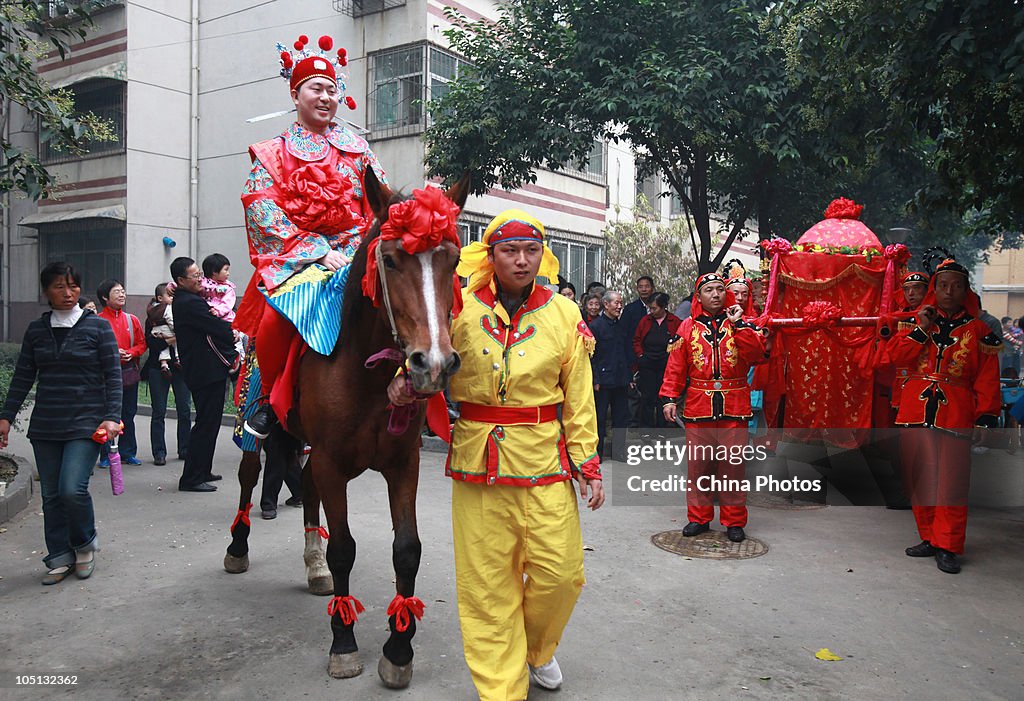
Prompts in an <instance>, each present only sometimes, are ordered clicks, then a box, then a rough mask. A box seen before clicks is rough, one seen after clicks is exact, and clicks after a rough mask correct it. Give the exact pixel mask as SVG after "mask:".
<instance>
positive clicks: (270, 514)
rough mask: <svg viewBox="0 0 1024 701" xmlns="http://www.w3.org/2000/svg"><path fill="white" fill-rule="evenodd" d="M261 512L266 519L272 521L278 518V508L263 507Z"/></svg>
mask: <svg viewBox="0 0 1024 701" xmlns="http://www.w3.org/2000/svg"><path fill="white" fill-rule="evenodd" d="M260 513H261V514H262V516H263V520H264V521H271V520H273V519H275V518H277V509H263V511H261V512H260Z"/></svg>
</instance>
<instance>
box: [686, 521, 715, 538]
mask: <svg viewBox="0 0 1024 701" xmlns="http://www.w3.org/2000/svg"><path fill="white" fill-rule="evenodd" d="M710 530H711V526H710V525H708V524H706V523H697V522H696V521H690V522H689V523H688V524H686V527H685V528H683V535H684V536H686V537H687V538H692V537H693V536H695V535H700V534H701V533H707V532H708V531H710Z"/></svg>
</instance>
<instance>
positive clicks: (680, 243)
mask: <svg viewBox="0 0 1024 701" xmlns="http://www.w3.org/2000/svg"><path fill="white" fill-rule="evenodd" d="M648 209H649V208H648V207H647V204H646V203H645V202H640V203H638V206H637V208H636V209H635V210H634V213H635V214H640V215H641V216H638V217H634V218H630V219H620V218H618V216H616V219H615V220H614V221H612V222H610V223H609V224H608V225H607V226H606V227H605V229H604V238H605V250H604V259H605V265H604V269H605V275H604V283H605V285H606V286H607V287H608V289H610V290H616V291H618V292H622V293H623V295H624V296H625V297H626V298H627V299H628V298H629V297H630V296H631V295H632V293H633V289H634V285H635V283H636V280H637V278H639V277H640V276H641V275H650V276H651V277H652V278H654V281H655V286H656V288H657V291H658V292H667V293H668V295H669V297H671V300H672V301H671V304H672V305H673V306H675V305H677V304H679V303H680V302H681V301H683V299H685V298H686V297H689V296H690V295H691V294H692V293H693V281H694V280H695V279H696V278H697V256H696V252H695V251H694V249H693V246H692V244H691V242H690V235H689V226H688V225H687V223H686V221H685V220H684V219H683V218H682V217H679V218H676V219H673V220H672V221H671V222H670V223H669V224H668V225H667V226H663V225H660V224H657V223H656V222H653V221H652V220H651V218H650V217H649V216H644V215H645V214H647V215H651V214H653V213H651V212H649V211H645V210H648ZM618 214H619V212H616V215H618Z"/></svg>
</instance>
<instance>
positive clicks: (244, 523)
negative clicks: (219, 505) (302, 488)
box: [224, 451, 260, 574]
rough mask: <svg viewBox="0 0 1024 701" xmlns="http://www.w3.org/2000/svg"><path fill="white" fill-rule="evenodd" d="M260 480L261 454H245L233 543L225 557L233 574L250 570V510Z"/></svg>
mask: <svg viewBox="0 0 1024 701" xmlns="http://www.w3.org/2000/svg"><path fill="white" fill-rule="evenodd" d="M259 478H260V454H259V452H251V451H246V452H243V453H242V460H241V461H240V462H239V463H238V484H239V485H240V487H241V490H240V494H239V498H238V512H237V514H236V515H235V520H234V523H232V524H231V543H230V544H229V545H228V551H227V553H225V555H224V569H225V570H227V571H228V572H230V573H232V574H240V573H242V572H245V571H246V570H248V569H249V531H250V525H249V509H251V508H252V491H253V489H254V488H255V487H256V482H257V481H258V480H259Z"/></svg>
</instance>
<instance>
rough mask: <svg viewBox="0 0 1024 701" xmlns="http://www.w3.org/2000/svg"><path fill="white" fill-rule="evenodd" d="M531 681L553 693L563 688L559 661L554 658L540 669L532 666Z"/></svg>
mask: <svg viewBox="0 0 1024 701" xmlns="http://www.w3.org/2000/svg"><path fill="white" fill-rule="evenodd" d="M530 681H531V682H533V683H534V684H535V685H537V686H539V687H540V688H542V689H550V690H551V691H554V690H555V689H557V688H558V687H560V686H562V668H561V667H559V666H558V660H556V659H555V658H554V657H552V658H551V661H550V662H548V663H547V664H542V665H541V666H540V667H534V666H533V665H530Z"/></svg>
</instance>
